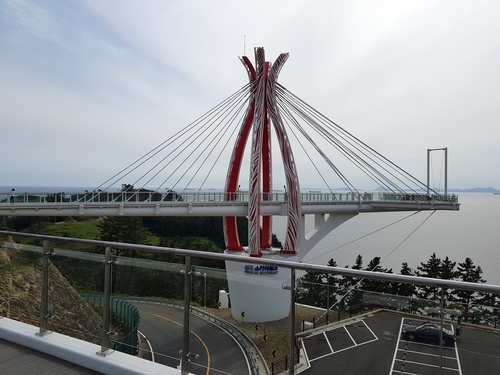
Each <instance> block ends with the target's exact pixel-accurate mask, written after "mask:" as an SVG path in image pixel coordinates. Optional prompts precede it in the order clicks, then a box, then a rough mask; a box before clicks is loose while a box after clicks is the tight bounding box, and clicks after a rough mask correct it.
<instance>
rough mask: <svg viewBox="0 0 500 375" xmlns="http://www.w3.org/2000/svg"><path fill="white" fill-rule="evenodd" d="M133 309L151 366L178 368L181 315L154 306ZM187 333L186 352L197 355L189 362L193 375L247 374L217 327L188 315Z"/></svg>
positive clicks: (233, 347) (243, 360) (239, 353)
mask: <svg viewBox="0 0 500 375" xmlns="http://www.w3.org/2000/svg"><path fill="white" fill-rule="evenodd" d="M134 305H135V306H136V307H137V309H138V310H139V313H140V315H141V322H140V325H139V330H140V331H141V332H142V333H143V334H144V335H145V336H146V337H147V338H148V340H149V342H150V344H151V346H152V348H153V352H154V360H155V362H157V363H161V364H164V365H167V366H170V367H177V366H179V364H180V354H179V351H180V350H181V349H182V338H183V326H182V322H183V314H184V311H183V310H182V309H177V308H173V307H169V306H166V305H162V304H158V303H157V304H153V303H142V302H140V303H137V302H134ZM190 331H191V334H190V337H189V348H190V352H191V353H196V354H198V355H199V358H197V359H194V358H193V359H192V360H191V363H190V368H189V371H190V372H192V373H193V374H196V375H208V374H213V375H219V374H235V375H240V374H242V375H244V374H250V368H249V366H248V362H247V360H246V357H245V355H244V354H243V350H242V349H241V347H240V346H239V344H238V343H237V342H236V341H235V340H234V339H233V338H232V336H230V335H228V334H227V333H226V332H225V331H224V330H222V329H221V328H220V327H218V326H216V325H214V324H212V323H209V322H207V321H206V320H204V319H201V318H199V317H197V316H193V315H191V316H190Z"/></svg>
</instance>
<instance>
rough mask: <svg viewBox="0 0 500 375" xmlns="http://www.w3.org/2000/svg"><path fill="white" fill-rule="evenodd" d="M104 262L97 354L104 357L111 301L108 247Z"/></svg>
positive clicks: (110, 263)
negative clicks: (100, 325) (100, 326)
mask: <svg viewBox="0 0 500 375" xmlns="http://www.w3.org/2000/svg"><path fill="white" fill-rule="evenodd" d="M105 256H106V258H105V260H104V300H103V305H102V332H101V352H100V353H99V352H98V353H97V354H102V355H105V354H106V352H107V351H108V350H109V341H110V340H109V334H110V332H109V317H110V300H111V266H112V264H113V260H112V259H111V248H110V247H109V246H108V247H106V250H105Z"/></svg>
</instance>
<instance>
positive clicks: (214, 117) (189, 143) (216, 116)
mask: <svg viewBox="0 0 500 375" xmlns="http://www.w3.org/2000/svg"><path fill="white" fill-rule="evenodd" d="M230 103H231V102H226V103H225V105H224V106H221V107H219V108H218V109H217V112H215V111H213V113H214V114H213V115H212V117H211V119H210V120H211V121H212V122H211V125H213V124H214V123H215V121H216V120H217V119H219V118H220V117H221V113H222V114H224V113H226V112H227V111H225V109H226V107H227V106H228V105H229V104H230ZM223 110H224V112H222V111H223ZM207 117H208V116H207ZM220 124H221V123H220V122H219V124H218V125H217V126H216V127H215V128H214V129H212V130H211V131H209V130H210V128H207V127H206V126H203V127H202V129H203V130H202V131H198V132H197V133H198V134H197V135H196V137H194V138H192V137H191V138H188V139H187V140H185V141H183V143H181V144H179V145H178V146H177V147H176V148H175V149H174V150H173V151H172V152H170V153H169V154H168V155H167V156H165V157H164V158H163V159H161V160H160V162H158V163H157V164H156V165H155V166H154V167H153V168H152V169H150V170H149V171H148V172H147V173H149V172H151V171H152V170H153V169H154V168H156V167H157V166H159V165H160V163H162V162H164V161H165V160H166V159H167V157H169V156H171V155H172V153H173V152H174V151H177V150H178V149H179V148H180V147H181V146H184V148H183V149H182V150H181V151H180V152H179V153H177V155H176V156H175V157H174V158H173V159H171V160H170V161H169V162H168V163H166V164H165V165H164V166H163V167H162V168H160V169H159V171H158V172H156V174H154V175H153V177H151V178H150V179H149V180H148V181H147V182H146V183H145V184H147V183H149V182H151V181H152V180H153V179H154V178H155V177H156V176H158V175H159V173H160V172H162V171H163V170H164V169H165V168H166V167H167V166H169V165H170V164H171V163H172V162H173V161H174V160H175V159H177V157H179V156H180V155H181V154H182V153H183V152H184V151H186V150H187V149H188V148H189V146H193V143H194V141H198V139H199V138H200V137H202V136H203V135H204V134H205V133H206V132H208V135H211V134H213V133H214V132H215V130H216V129H217V128H218V127H219V126H220ZM219 134H220V132H219ZM210 139H212V138H209V137H208V136H207V137H204V138H202V140H201V143H199V144H198V145H197V146H195V147H194V149H195V150H197V148H198V147H200V146H201V145H203V143H205V142H206V141H208V142H207V143H208V144H210ZM205 149H206V147H205ZM193 154H194V151H192V152H191V153H190V154H188V156H187V157H186V158H185V159H184V160H183V161H182V163H180V164H179V166H178V167H177V168H175V169H174V171H173V172H172V173H171V174H170V175H169V176H168V177H167V178H166V179H165V180H164V181H163V182H162V183H161V185H160V186H159V187H158V188H157V190H156V191H158V190H159V189H160V188H161V187H162V186H163V185H164V184H165V183H166V182H167V181H168V179H169V178H170V177H171V176H172V175H173V174H174V173H175V172H176V171H177V170H178V169H179V168H180V167H181V166H182V167H185V162H186V161H187V160H188V158H189V157H190V156H192V155H193ZM200 156H201V154H199V155H198V158H199V157H200ZM198 158H196V159H195V161H194V162H193V163H195V162H196V160H197V159H198ZM192 165H193V164H191V166H190V167H188V168H186V170H185V173H184V175H185V174H186V173H187V172H188V171H189V169H190V168H191V167H192ZM147 173H146V174H147ZM146 174H144V175H143V176H142V177H141V179H142V178H143V177H144V176H145V175H146ZM184 175H183V176H184ZM183 176H181V178H182V177H183ZM177 183H179V181H177V182H176V183H175V184H174V186H173V187H172V188H171V189H173V188H174V187H175V186H176V185H177ZM184 190H185V189H184Z"/></svg>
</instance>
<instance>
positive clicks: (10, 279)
mask: <svg viewBox="0 0 500 375" xmlns="http://www.w3.org/2000/svg"><path fill="white" fill-rule="evenodd" d="M41 260H42V248H41V246H24V245H22V244H18V243H12V242H9V241H6V242H3V241H0V279H1V280H2V283H1V286H2V287H1V288H0V316H3V317H7V318H10V319H14V320H17V321H20V322H24V323H27V324H30V325H33V326H36V327H38V326H39V324H40V296H41V289H40V280H41V263H42V261H41ZM33 294H35V296H33Z"/></svg>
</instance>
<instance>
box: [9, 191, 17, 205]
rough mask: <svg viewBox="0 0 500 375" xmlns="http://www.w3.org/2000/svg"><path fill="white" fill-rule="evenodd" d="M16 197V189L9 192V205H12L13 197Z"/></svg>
mask: <svg viewBox="0 0 500 375" xmlns="http://www.w3.org/2000/svg"><path fill="white" fill-rule="evenodd" d="M15 196H16V189H12V190H11V191H10V204H14V197H15Z"/></svg>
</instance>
